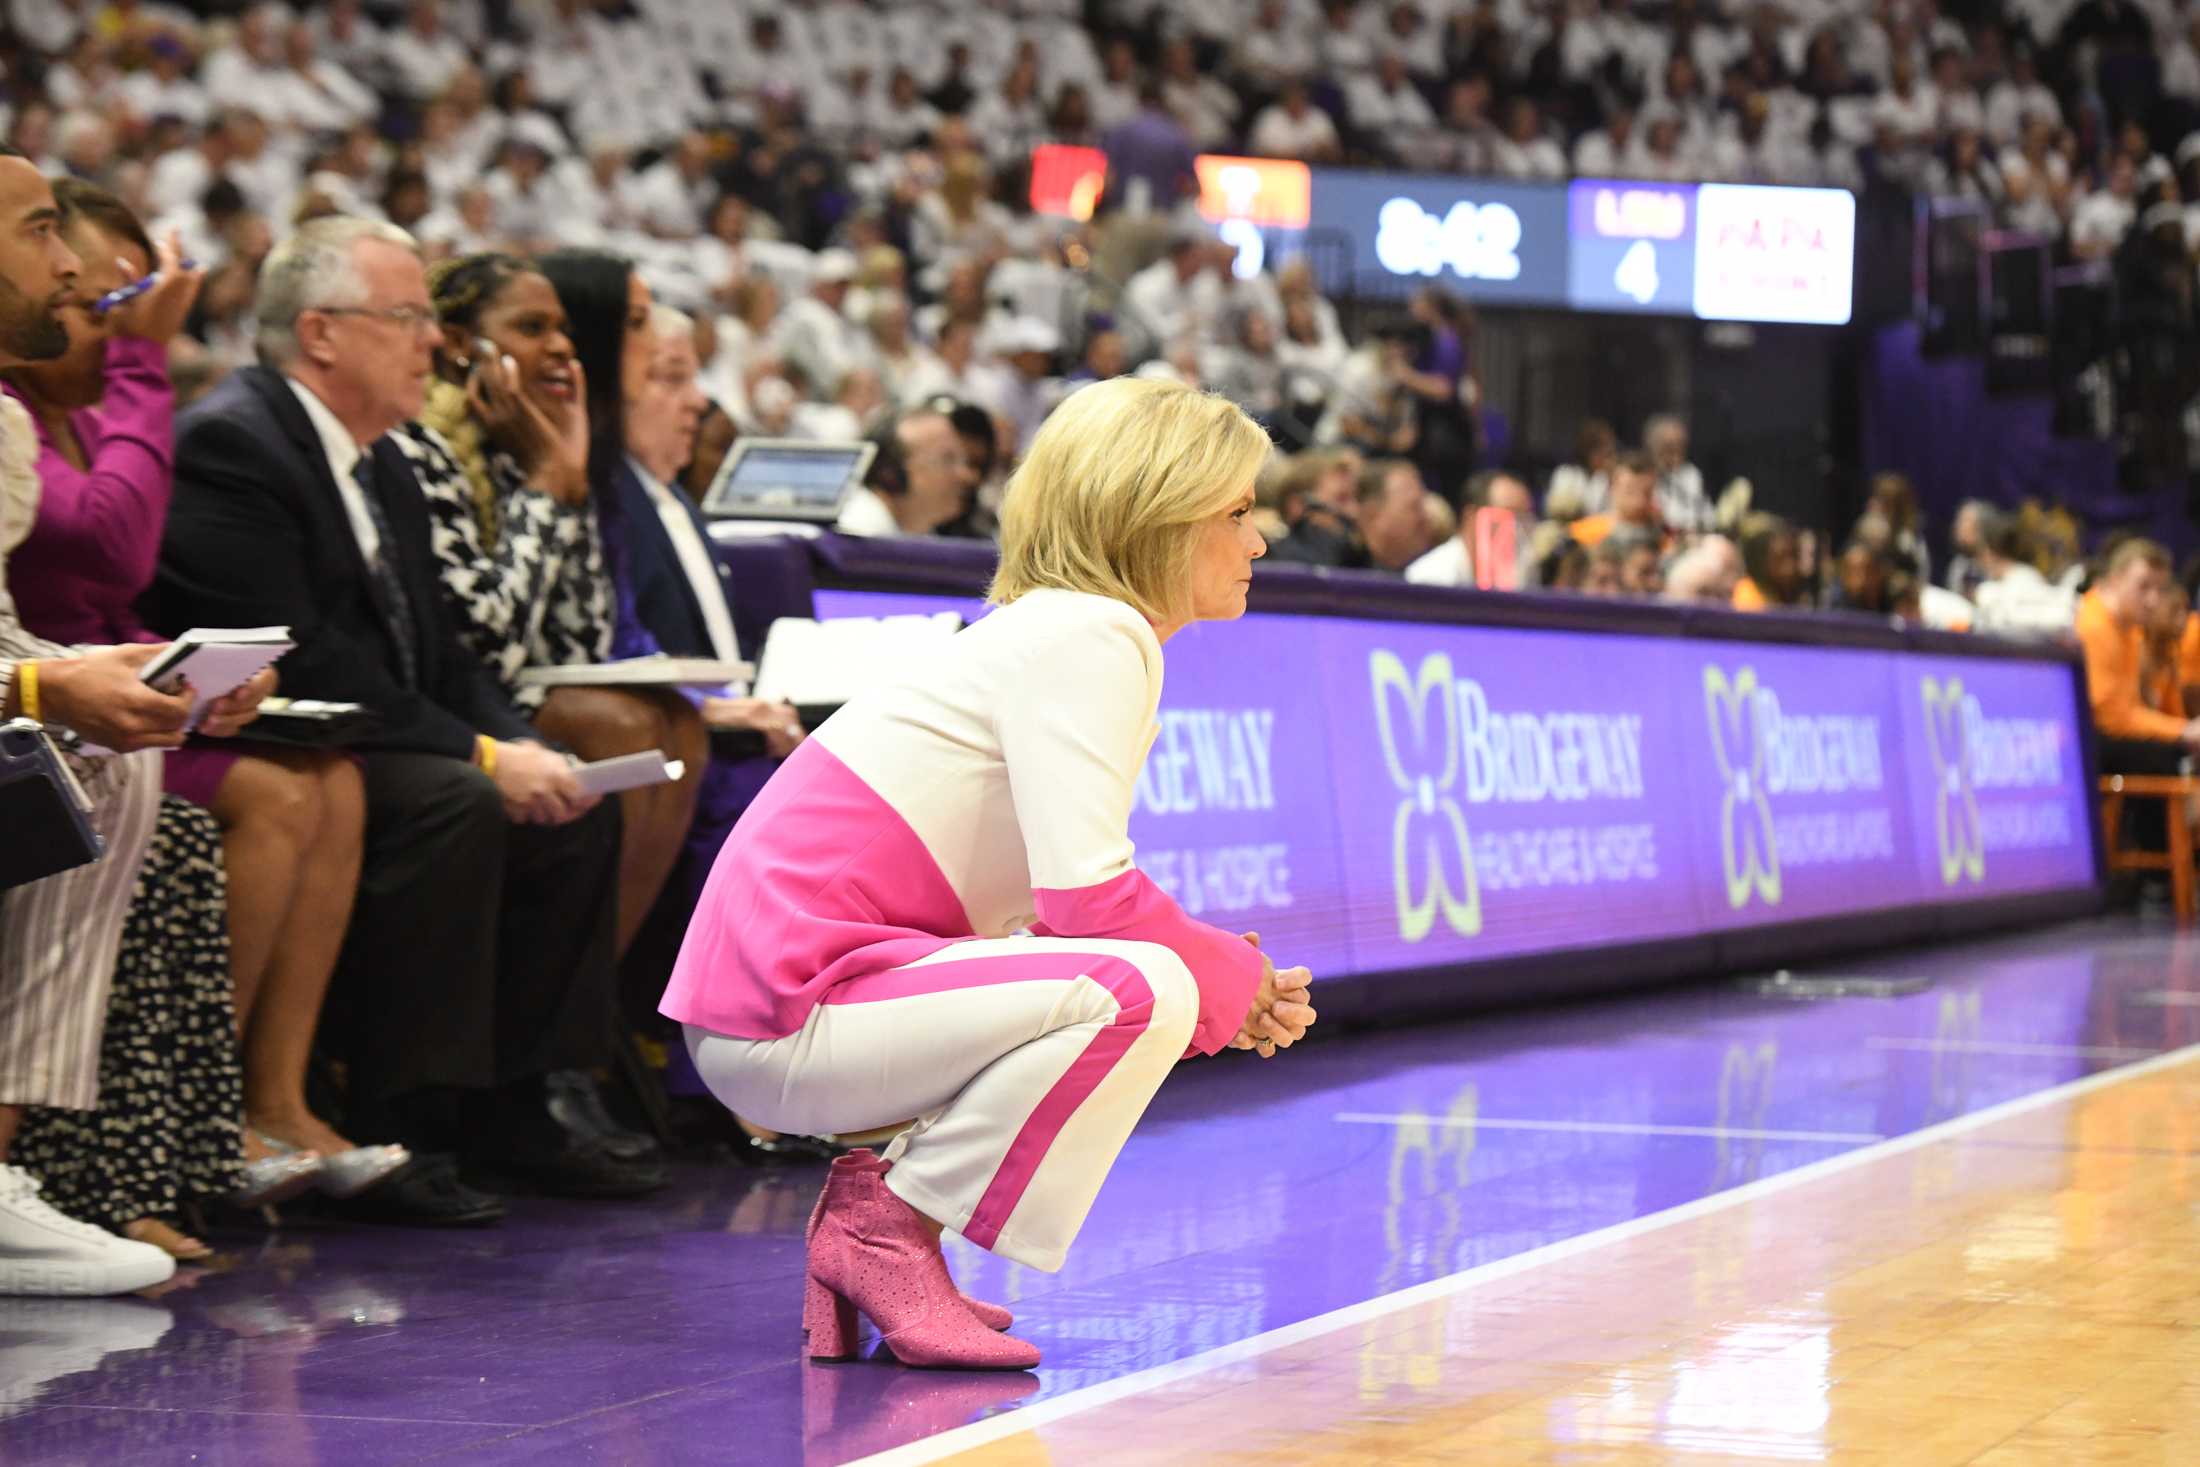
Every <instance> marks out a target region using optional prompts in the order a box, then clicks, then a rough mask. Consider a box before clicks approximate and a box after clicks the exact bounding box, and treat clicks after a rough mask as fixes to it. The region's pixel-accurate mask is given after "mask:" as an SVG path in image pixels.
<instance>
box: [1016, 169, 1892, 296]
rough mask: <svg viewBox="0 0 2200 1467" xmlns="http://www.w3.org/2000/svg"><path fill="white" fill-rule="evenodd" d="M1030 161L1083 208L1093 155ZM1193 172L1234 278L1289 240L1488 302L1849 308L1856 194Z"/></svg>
mask: <svg viewBox="0 0 2200 1467" xmlns="http://www.w3.org/2000/svg"><path fill="white" fill-rule="evenodd" d="M1032 162H1033V167H1032V200H1031V202H1032V207H1033V208H1035V209H1037V210H1038V211H1039V212H1041V213H1051V214H1059V215H1062V216H1064V217H1086V216H1089V214H1090V211H1091V201H1092V200H1093V199H1094V198H1096V197H1097V196H1098V193H1099V186H1100V181H1101V179H1102V178H1103V177H1104V175H1105V172H1106V160H1105V159H1104V158H1103V157H1102V156H1101V154H1100V153H1099V151H1098V150H1097V149H1086V148H1064V147H1058V146H1055V145H1051V144H1050V145H1047V146H1045V147H1041V148H1040V149H1039V150H1038V152H1037V153H1036V154H1035V155H1034V157H1033V160H1032ZM1198 170H1199V180H1200V212H1201V213H1202V214H1204V215H1205V216H1206V217H1207V219H1208V220H1209V221H1211V222H1212V223H1213V224H1214V225H1215V226H1216V228H1217V230H1218V231H1219V232H1220V234H1221V235H1222V237H1223V238H1224V239H1226V240H1228V241H1229V242H1230V243H1231V244H1233V245H1235V246H1237V248H1238V252H1239V254H1238V263H1239V268H1240V273H1243V274H1253V273H1257V272H1258V271H1259V270H1261V269H1262V268H1263V267H1264V266H1272V265H1273V264H1275V263H1276V262H1278V261H1281V260H1284V259H1288V258H1290V257H1291V256H1293V255H1296V254H1300V253H1302V252H1303V253H1306V254H1307V255H1308V257H1309V258H1310V259H1311V260H1312V261H1313V263H1314V268H1315V271H1316V273H1317V274H1318V275H1319V276H1320V277H1321V281H1322V286H1323V288H1324V289H1325V290H1328V291H1331V292H1332V293H1336V294H1348V295H1358V296H1376V297H1381V296H1396V295H1399V294H1401V293H1403V292H1405V291H1408V290H1411V289H1412V288H1413V287H1414V286H1416V285H1420V284H1423V283H1427V284H1441V285H1443V286H1446V287H1447V288H1449V289H1451V290H1453V291H1455V292H1457V293H1458V294H1460V295H1462V296H1465V297H1466V298H1468V299H1469V300H1475V301H1481V302H1485V303H1487V304H1489V305H1496V306H1528V307H1540V308H1545V309H1559V310H1575V311H1612V312H1622V313H1629V314H1637V315H1653V316H1693V317H1695V318H1697V319H1699V320H1705V321H1759V322H1802V323H1808V324H1814V325H1825V326H1840V325H1845V324H1847V322H1848V320H1849V315H1850V309H1851V302H1852V296H1853V287H1854V279H1855V269H1856V265H1855V259H1856V198H1855V196H1854V195H1852V194H1850V193H1849V192H1848V191H1847V190H1845V189H1824V188H1777V187H1771V186H1766V185H1757V184H1729V183H1654V182H1643V181H1637V180H1629V179H1575V180H1573V181H1572V182H1570V183H1551V182H1526V181H1522V180H1517V179H1487V178H1465V177H1461V176H1458V175H1454V174H1417V173H1389V172H1378V171H1374V170H1369V169H1359V168H1310V167H1308V166H1307V165H1306V164H1304V163H1296V162H1292V161H1289V160H1285V159H1274V158H1231V157H1224V156H1220V155H1207V156H1203V157H1201V158H1200V159H1199V162H1198ZM1340 242H1341V243H1343V244H1345V245H1348V246H1349V248H1346V249H1338V248H1334V246H1335V245H1336V244H1338V243H1340ZM1325 246H1326V247H1325Z"/></svg>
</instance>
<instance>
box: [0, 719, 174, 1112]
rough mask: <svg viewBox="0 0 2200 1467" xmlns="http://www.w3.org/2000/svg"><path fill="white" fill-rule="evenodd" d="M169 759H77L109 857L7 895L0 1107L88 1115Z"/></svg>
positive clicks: (0, 931) (0, 995)
mask: <svg viewBox="0 0 2200 1467" xmlns="http://www.w3.org/2000/svg"><path fill="white" fill-rule="evenodd" d="M160 761H161V756H160V754H159V753H158V752H157V751H154V750H147V751H145V752H143V753H138V754H126V755H122V756H120V757H118V758H111V759H96V760H72V763H73V765H74V767H75V769H76V773H77V777H78V780H79V781H80V782H81V783H82V784H83V786H84V792H85V794H87V795H89V796H90V797H91V799H92V806H93V811H92V826H93V828H94V829H96V830H97V831H98V832H99V833H100V835H102V836H103V837H105V839H106V842H107V854H106V855H105V856H103V857H101V858H100V859H99V860H97V861H94V862H92V863H91V864H90V865H88V866H78V867H76V868H74V869H72V870H68V871H62V872H58V873H56V874H55V875H52V876H49V877H47V878H46V879H45V880H43V881H33V882H31V883H29V884H28V885H25V886H18V887H15V888H13V889H12V890H10V891H7V892H5V893H0V1105H47V1106H58V1107H62V1108H65V1109H70V1110H89V1109H91V1108H92V1107H93V1106H95V1105H97V1104H98V1103H99V1041H100V1034H101V1031H102V1029H103V1028H104V1026H105V1024H106V1019H107V988H108V984H109V983H110V982H111V981H112V980H113V977H114V970H115V952H116V949H117V948H118V947H119V946H120V945H121V942H122V918H123V914H124V913H125V912H126V911H128V909H129V905H130V889H131V888H132V887H133V886H134V885H135V884H136V882H137V874H138V866H139V864H140V863H141V862H142V861H143V860H144V858H145V847H146V844H147V842H149V841H150V840H151V839H152V835H153V822H154V821H155V820H156V819H157V818H158V816H159V814H160V783H161V762H160Z"/></svg>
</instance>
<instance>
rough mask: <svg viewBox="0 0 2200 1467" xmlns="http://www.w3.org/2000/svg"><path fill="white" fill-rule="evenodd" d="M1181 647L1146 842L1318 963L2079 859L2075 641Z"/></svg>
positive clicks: (1169, 884) (1916, 890)
mask: <svg viewBox="0 0 2200 1467" xmlns="http://www.w3.org/2000/svg"><path fill="white" fill-rule="evenodd" d="M949 605H962V606H967V605H968V603H963V602H955V601H950V600H948V599H945V598H937V597H915V596H905V595H885V594H878V593H869V592H860V591H830V592H827V591H820V592H819V593H818V611H819V614H820V615H824V616H849V615H886V614H893V613H897V612H909V611H920V610H939V609H943V608H945V607H947V606H949ZM1166 656H1167V663H1168V671H1167V681H1166V685H1165V688H1164V692H1163V695H1162V702H1161V713H1160V721H1161V730H1160V733H1159V734H1158V735H1157V737H1156V739H1155V741H1154V746H1153V752H1152V753H1151V754H1150V755H1149V757H1148V760H1147V764H1146V768H1145V770H1144V771H1143V773H1142V774H1141V776H1140V780H1139V785H1138V795H1137V801H1136V806H1135V808H1134V811H1133V814H1132V820H1131V834H1132V836H1133V838H1134V839H1135V840H1136V841H1137V844H1138V850H1139V864H1140V865H1141V867H1142V868H1144V869H1145V870H1146V871H1147V872H1148V874H1149V875H1151V876H1152V877H1153V878H1154V879H1155V881H1156V882H1158V883H1159V884H1160V885H1162V886H1164V887H1165V888H1167V889H1168V890H1169V891H1170V892H1171V893H1172V894H1173V895H1175V896H1176V898H1177V899H1178V900H1179V901H1180V902H1182V903H1183V904H1184V906H1185V907H1186V909H1187V910H1189V911H1191V912H1192V913H1194V914H1195V915H1197V916H1199V917H1201V918H1202V919H1204V920H1207V921H1210V922H1213V923H1215V924H1216V925H1218V926H1223V927H1227V928H1230V929H1231V930H1233V931H1245V930H1250V929H1258V930H1259V931H1260V932H1261V933H1262V934H1263V937H1264V940H1265V941H1266V942H1267V944H1268V945H1269V946H1270V947H1271V948H1272V949H1273V950H1274V951H1275V952H1276V953H1277V954H1278V955H1279V957H1282V958H1284V959H1286V960H1287V961H1291V962H1304V963H1307V964H1308V965H1309V966H1312V967H1314V968H1315V970H1316V971H1317V972H1329V973H1378V972H1383V971H1387V970H1399V969H1409V968H1423V967H1432V966H1440V965H1443V964H1446V963H1462V962H1475V961H1479V960H1484V959H1489V958H1502V957H1507V956H1514V955H1519V954H1525V953H1537V952H1549V951H1553V950H1557V949H1562V948H1572V947H1589V946H1605V945H1612V944H1619V943H1631V942H1640V941H1647V940H1655V939H1659V938H1670V937H1676V936H1682V935H1685V934H1689V933H1696V932H1704V931H1712V930H1724V929H1732V928H1738V927H1757V926H1769V925H1773V924H1777V923H1782V922H1792V921H1799V920H1805V919H1811V918H1825V917H1837V916H1841V915H1845V914H1848V913H1866V912H1872V911H1883V910H1887V909H1890V908H1896V907H1910V906H1917V905H1920V904H1927V903H1936V902H1960V901H1966V900H1974V899H1977V898H1981V897H1998V896H2007V895H2010V894H2014V893H2023V892H2028V891H2044V890H2049V889H2067V888H2073V887H2084V886H2087V885H2089V884H2090V883H2091V882H2092V880H2093V852H2092V844H2091V835H2090V831H2089V829H2088V824H2087V822H2088V820H2089V818H2090V817H2089V815H2088V809H2089V806H2090V800H2089V797H2088V795H2087V792H2086V790H2085V785H2084V770H2083V759H2082V751H2081V740H2080V733H2079V723H2078V719H2079V716H2080V709H2079V707H2078V701H2077V695H2076V685H2075V680H2074V677H2073V675H2072V671H2071V669H2070V668H2069V667H2068V666H2067V665H2066V664H2063V663H2059V662H2053V661H2046V660H2041V661H2026V660H2015V659H2007V658H2000V657H1981V658H1962V657H1940V656H1924V655H1919V654H1913V653H1906V652H1897V651H1882V650H1872V649H1865V648H1843V647H1803V646H1791V645H1782V644H1773V643H1764V642H1751V641H1728V640H1716V639H1710V638H1693V637H1640V636H1627V635H1620V634H1609V633H1592V632H1560V631H1531V630H1523V629H1515V628H1503V627H1484V626H1461V625H1447V624H1441V623H1425V622H1382V621H1371V620H1359V619H1352V618H1341V617H1320V616H1280V615H1253V616H1247V617H1245V618H1244V619H1243V620H1241V621H1237V622H1231V623H1219V624H1212V625H1205V626H1197V627H1193V628H1191V629H1189V630H1187V631H1185V632H1183V633H1181V634H1179V635H1178V636H1177V637H1176V638H1174V639H1173V640H1172V641H1171V642H1170V643H1169V646H1168V649H1167V653H1166Z"/></svg>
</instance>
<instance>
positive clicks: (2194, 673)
mask: <svg viewBox="0 0 2200 1467" xmlns="http://www.w3.org/2000/svg"><path fill="white" fill-rule="evenodd" d="M2177 685H2178V688H2179V690H2180V691H2181V692H2183V693H2184V695H2185V707H2186V708H2188V709H2190V708H2200V611H2187V612H2186V613H2185V631H2184V635H2182V636H2181V637H2179V638H2178V639H2177Z"/></svg>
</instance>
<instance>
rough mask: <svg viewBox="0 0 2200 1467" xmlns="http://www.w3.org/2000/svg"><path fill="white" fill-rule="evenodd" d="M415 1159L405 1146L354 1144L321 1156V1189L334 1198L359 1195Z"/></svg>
mask: <svg viewBox="0 0 2200 1467" xmlns="http://www.w3.org/2000/svg"><path fill="white" fill-rule="evenodd" d="M411 1161H412V1153H411V1152H410V1151H407V1150H406V1149H405V1148H404V1147H402V1146H395V1145H392V1146H354V1147H352V1148H351V1150H349V1151H339V1152H337V1153H336V1154H335V1155H334V1156H324V1157H322V1158H321V1175H320V1178H319V1180H320V1186H321V1190H322V1191H323V1192H324V1193H326V1194H328V1195H329V1196H331V1197H337V1198H344V1197H357V1196H358V1195H359V1194H360V1193H361V1192H364V1191H367V1190H368V1189H369V1188H372V1187H374V1186H376V1185H377V1184H379V1183H380V1182H381V1181H382V1179H383V1178H385V1177H387V1176H389V1175H390V1174H391V1173H392V1172H395V1171H398V1170H401V1169H402V1168H403V1167H405V1166H406V1165H407V1164H408V1163H410V1162H411Z"/></svg>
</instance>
